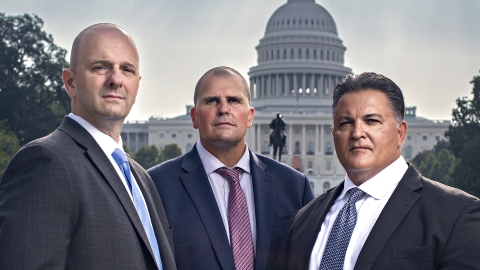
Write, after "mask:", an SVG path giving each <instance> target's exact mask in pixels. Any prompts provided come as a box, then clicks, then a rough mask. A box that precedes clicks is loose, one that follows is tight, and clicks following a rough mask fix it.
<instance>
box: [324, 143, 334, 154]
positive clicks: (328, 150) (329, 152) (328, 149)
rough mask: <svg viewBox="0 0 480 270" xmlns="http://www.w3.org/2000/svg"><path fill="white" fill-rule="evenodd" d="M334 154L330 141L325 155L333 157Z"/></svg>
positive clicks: (326, 146) (326, 145)
mask: <svg viewBox="0 0 480 270" xmlns="http://www.w3.org/2000/svg"><path fill="white" fill-rule="evenodd" d="M332 154H333V147H332V142H331V141H328V142H326V144H325V155H332Z"/></svg>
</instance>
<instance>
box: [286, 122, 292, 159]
mask: <svg viewBox="0 0 480 270" xmlns="http://www.w3.org/2000/svg"><path fill="white" fill-rule="evenodd" d="M292 129H293V127H292V125H288V145H287V146H288V154H290V155H293V146H292V142H293V138H292V133H293V132H292Z"/></svg>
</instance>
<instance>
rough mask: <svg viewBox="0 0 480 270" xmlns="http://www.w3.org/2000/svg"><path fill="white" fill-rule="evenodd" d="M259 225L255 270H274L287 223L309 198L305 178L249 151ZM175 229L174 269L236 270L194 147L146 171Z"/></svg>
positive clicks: (218, 212) (215, 205) (311, 195)
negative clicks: (175, 265) (175, 267)
mask: <svg viewBox="0 0 480 270" xmlns="http://www.w3.org/2000/svg"><path fill="white" fill-rule="evenodd" d="M250 170H251V171H250V172H251V174H252V182H253V193H254V201H255V215H256V226H257V239H256V254H255V269H257V270H260V269H262V270H263V269H274V268H275V261H276V259H277V255H278V251H279V249H280V244H281V242H282V238H283V236H284V234H285V230H286V227H287V224H288V221H289V220H290V218H291V217H292V216H293V214H295V212H297V210H298V209H300V208H301V207H302V206H304V205H305V204H307V203H308V202H309V201H311V200H312V199H313V193H312V190H311V188H310V183H309V181H308V179H307V177H306V176H305V175H304V174H302V173H300V172H298V171H295V170H294V169H292V168H290V167H288V166H285V165H284V164H281V163H278V162H276V161H274V160H272V159H269V158H266V157H263V156H259V155H255V154H253V153H251V152H250ZM148 173H149V174H150V176H151V177H152V179H153V181H154V183H155V185H156V186H157V189H158V192H159V193H160V196H161V197H162V200H163V202H164V206H165V211H166V213H167V217H168V220H169V222H170V224H171V225H172V226H173V227H174V231H173V240H174V241H173V242H174V244H175V261H176V263H177V267H178V269H181V270H186V269H192V270H201V269H205V270H216V269H229V270H234V269H235V266H234V262H233V255H232V249H231V247H230V244H229V242H228V238H227V233H226V231H225V227H224V224H223V221H222V217H221V216H220V211H219V210H218V206H217V202H216V200H215V196H214V195H213V191H212V188H211V185H210V182H209V180H208V177H207V174H206V172H205V169H204V167H203V164H202V162H201V160H200V157H199V156H198V152H197V147H196V146H194V147H193V149H192V150H191V151H190V152H188V153H186V154H185V155H184V156H182V157H179V158H176V159H174V160H171V161H167V162H165V163H162V164H160V165H157V166H155V167H153V168H151V169H149V170H148Z"/></svg>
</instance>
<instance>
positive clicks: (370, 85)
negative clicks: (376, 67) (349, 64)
mask: <svg viewBox="0 0 480 270" xmlns="http://www.w3.org/2000/svg"><path fill="white" fill-rule="evenodd" d="M369 89H373V90H377V91H380V92H382V93H385V95H387V98H388V101H389V102H390V112H391V113H392V115H393V117H394V118H395V121H396V122H397V123H400V122H401V121H402V120H403V118H404V116H405V101H404V100H403V94H402V90H400V88H399V87H398V86H397V85H396V84H395V83H394V82H393V81H392V80H390V79H389V78H387V77H385V76H383V75H381V74H377V73H374V72H364V73H362V74H357V75H352V74H349V75H347V77H345V78H344V79H343V80H341V81H340V82H339V83H338V84H337V85H336V86H335V90H334V91H333V104H332V113H333V114H335V112H336V110H337V106H338V101H339V100H340V98H341V97H342V96H343V95H345V94H347V93H351V92H359V91H364V90H369Z"/></svg>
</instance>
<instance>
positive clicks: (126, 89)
mask: <svg viewBox="0 0 480 270" xmlns="http://www.w3.org/2000/svg"><path fill="white" fill-rule="evenodd" d="M77 63H78V64H77V67H75V68H76V70H75V71H72V70H68V69H67V70H66V71H64V74H63V77H64V83H65V87H66V88H67V92H68V94H69V96H70V98H72V111H73V113H75V114H77V115H79V116H81V117H82V118H84V119H85V120H87V121H88V122H90V123H91V124H93V125H94V126H96V127H99V126H100V127H101V126H104V124H105V123H106V121H111V120H118V121H122V122H123V120H124V119H125V117H126V116H127V115H128V113H129V112H130V109H131V108H132V106H133V104H134V103H135V98H136V96H137V91H138V87H139V82H140V74H139V60H138V54H137V50H136V48H135V46H134V45H133V44H132V42H131V41H130V40H129V39H128V37H127V36H126V35H125V33H123V32H122V31H121V30H119V29H115V28H101V29H93V30H92V31H91V32H88V33H86V34H85V36H84V37H83V38H82V41H81V42H80V49H79V53H78V61H77Z"/></svg>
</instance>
